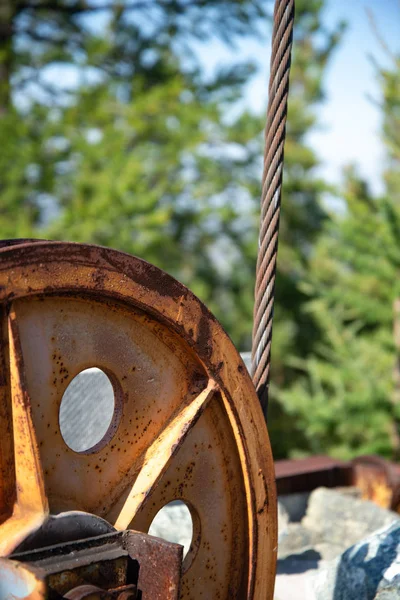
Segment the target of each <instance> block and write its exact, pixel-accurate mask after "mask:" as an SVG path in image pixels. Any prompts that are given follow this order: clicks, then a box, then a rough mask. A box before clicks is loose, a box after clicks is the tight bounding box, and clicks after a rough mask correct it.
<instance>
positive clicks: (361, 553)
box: [313, 515, 400, 600]
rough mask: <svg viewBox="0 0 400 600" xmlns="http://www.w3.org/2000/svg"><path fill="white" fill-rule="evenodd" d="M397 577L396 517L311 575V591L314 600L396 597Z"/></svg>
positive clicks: (399, 592) (399, 542) (399, 590)
mask: <svg viewBox="0 0 400 600" xmlns="http://www.w3.org/2000/svg"><path fill="white" fill-rule="evenodd" d="M395 516H396V515H395ZM399 576H400V522H399V519H398V518H397V519H396V520H395V521H394V522H392V524H391V525H389V526H386V527H383V528H382V529H380V530H379V531H376V532H375V533H374V534H372V535H370V536H369V537H367V538H366V539H364V540H362V541H361V542H358V543H357V544H355V545H353V546H351V547H350V548H348V549H347V550H346V551H345V552H344V553H343V554H341V555H340V556H338V557H337V558H336V559H335V560H333V561H330V562H326V563H325V564H323V565H322V566H321V567H320V569H319V570H318V571H317V572H316V574H315V575H314V576H313V588H314V594H315V598H316V600H355V599H357V600H394V599H395V598H396V599H397V600H399V598H400V585H399V584H400V581H399Z"/></svg>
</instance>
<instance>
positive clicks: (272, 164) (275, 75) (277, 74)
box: [252, 0, 294, 416]
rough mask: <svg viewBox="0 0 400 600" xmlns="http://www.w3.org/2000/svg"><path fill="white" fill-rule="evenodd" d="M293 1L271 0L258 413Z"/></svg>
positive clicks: (265, 373) (268, 331)
mask: <svg viewBox="0 0 400 600" xmlns="http://www.w3.org/2000/svg"><path fill="white" fill-rule="evenodd" d="M293 22H294V0H276V2H275V9H274V27H273V33H272V52H271V70H270V79H269V98H268V109H267V123H266V127H265V152H264V168H263V176H262V193H261V225H260V237H259V248H258V258H257V275H256V286H255V305H254V325H253V344H252V375H253V382H254V385H255V388H256V390H257V394H258V397H259V400H260V403H261V406H262V409H263V412H264V415H265V416H266V414H267V408H268V386H269V374H270V363H271V341H272V320H273V312H274V292H275V274H276V257H277V250H278V230H279V215H280V205H281V187H282V171H283V160H284V143H285V134H286V117H287V99H288V92H289V72H290V60H291V50H292V40H293Z"/></svg>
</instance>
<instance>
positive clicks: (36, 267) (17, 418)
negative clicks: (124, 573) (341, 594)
mask: <svg viewBox="0 0 400 600" xmlns="http://www.w3.org/2000/svg"><path fill="white" fill-rule="evenodd" d="M0 254H1V261H0V305H1V306H2V307H3V311H4V315H6V313H7V312H9V313H10V315H11V316H10V319H11V321H10V327H9V330H8V334H7V336H8V339H9V342H10V351H8V350H7V349H6V352H5V357H4V360H5V364H6V365H9V368H10V374H11V376H10V382H11V383H9V382H8V378H7V374H5V377H4V381H5V384H4V386H3V391H4V398H5V400H4V402H3V406H4V410H3V411H2V412H0V426H1V428H2V430H3V427H9V425H7V423H8V424H9V423H12V424H13V428H14V431H13V434H12V447H11V449H9V451H8V455H9V456H11V457H13V462H14V464H15V475H14V474H13V473H12V470H11V469H9V470H8V471H7V468H8V467H7V465H9V464H10V460H8V462H6V463H4V466H3V465H0V466H1V467H2V472H3V473H5V471H7V473H6V474H5V475H3V476H2V481H1V485H0V490H1V492H2V494H0V500H1V502H2V506H0V513H1V512H3V514H4V517H3V522H2V524H0V548H1V547H2V552H3V555H4V554H7V553H9V552H10V551H11V550H12V548H13V547H15V546H16V545H17V544H18V543H19V541H21V540H20V538H21V532H22V537H24V536H26V534H27V533H28V532H29V530H30V529H32V528H33V527H38V526H39V525H40V522H41V520H43V519H44V518H45V517H46V514H47V510H48V509H49V511H50V513H58V512H60V511H65V510H83V511H86V512H89V513H92V514H94V515H98V516H101V517H104V518H105V519H106V520H108V521H109V522H110V523H111V524H113V525H116V526H117V527H119V528H123V529H125V528H127V527H129V528H132V529H135V530H138V531H143V532H147V531H148V528H149V526H150V524H151V522H152V520H153V518H154V516H155V515H156V514H157V512H158V511H159V510H160V509H161V508H162V507H163V506H164V505H165V504H167V503H169V502H170V501H172V500H182V501H184V502H185V503H186V505H187V506H188V508H189V510H190V513H191V515H192V521H193V539H192V544H191V547H190V550H189V552H188V555H187V556H186V557H185V560H184V562H183V574H182V580H181V590H180V593H179V597H180V598H181V599H182V600H183V599H189V598H197V597H201V594H203V595H204V597H209V598H220V599H221V600H222V599H224V598H226V599H228V598H230V599H231V598H236V599H237V600H244V599H247V600H250V599H257V600H270V599H272V597H273V588H274V576H275V563H276V544H277V542H276V529H277V527H276V494H275V482H274V470H273V462H272V456H271V451H270V446H269V440H268V434H267V430H266V426H265V422H264V419H263V415H262V412H261V409H260V406H259V402H258V399H257V396H256V393H255V390H254V387H253V385H252V382H251V380H250V377H249V376H248V374H247V372H246V370H245V369H244V367H243V365H242V361H241V359H240V356H239V354H238V353H237V351H236V350H235V348H234V346H233V345H232V343H231V341H230V340H229V338H228V337H227V335H226V334H225V333H224V331H223V330H222V328H221V327H220V325H219V324H218V322H217V321H216V320H215V319H214V317H212V315H211V314H210V313H209V312H208V310H207V309H206V308H205V307H204V305H202V304H201V303H200V302H199V300H198V299H197V298H196V297H195V296H194V295H193V294H192V293H191V292H190V291H189V290H187V289H186V288H185V287H184V286H182V285H181V284H180V283H178V282H177V281H175V280H174V279H172V278H171V277H169V276H168V275H167V274H165V273H163V272H162V271H160V270H159V269H157V268H156V267H154V266H152V265H149V264H148V263H146V262H144V261H142V260H140V259H138V258H135V257H131V256H128V255H126V254H122V253H120V252H115V251H113V250H109V249H105V248H98V247H95V246H84V245H80V244H65V243H58V242H35V243H31V242H30V241H23V242H21V243H20V244H16V245H13V246H4V247H2V248H1V250H0ZM3 318H5V317H3ZM17 345H18V352H17V355H16V354H15V350H14V349H15V348H16V347H17ZM238 365H239V368H238ZM88 367H99V368H100V369H102V370H103V371H104V372H105V373H106V374H107V375H108V376H109V378H110V380H111V382H112V384H113V388H114V393H115V400H116V410H115V413H114V418H113V421H112V422H113V426H112V428H111V429H109V431H108V433H107V434H106V436H105V437H104V438H103V439H102V440H101V441H100V442H99V443H98V444H97V445H96V446H95V447H93V448H90V449H88V450H87V451H85V452H74V451H73V450H72V449H71V448H69V447H68V445H67V444H66V443H65V442H64V440H63V438H62V435H61V434H60V426H59V408H60V403H61V399H62V397H63V393H64V391H65V389H66V388H67V386H68V385H69V383H70V382H71V381H72V379H73V378H74V377H75V376H76V375H77V374H78V373H79V372H80V371H82V370H84V369H86V368H88ZM240 367H242V368H240ZM18 457H21V458H20V459H19V458H18ZM23 474H25V476H24V475H23ZM28 490H31V491H30V492H29V493H28ZM14 497H15V501H13V498H14ZM28 498H30V499H29V501H28ZM47 506H48V508H47ZM10 509H11V513H12V515H13V516H11V517H9V516H7V515H9V514H10V512H7V511H10ZM18 511H19V513H18ZM17 513H18V514H19V515H23V516H24V518H26V517H27V516H29V519H30V520H29V519H28V521H29V522H28V523H27V524H25V526H24V529H23V528H22V527H21V521H18V520H15V515H16V514H17ZM135 543H136V542H135ZM146 544H148V536H144V538H143V541H142V545H143V547H145V546H146ZM1 545H2V546H1ZM146 547H147V546H146ZM164 550H165V548H164ZM164 550H163V552H164ZM135 552H142V550H140V548H139V546H137V547H136V548H135ZM146 552H147V551H146ZM163 552H159V551H158V550H157V551H155V550H154V556H153V554H152V553H151V552H150V550H149V551H148V552H147V553H145V554H144V555H143V556H144V558H143V561H142V562H141V571H140V578H142V580H143V581H142V583H143V582H145V581H147V582H148V584H147V583H146V586H147V585H150V584H151V581H152V580H153V579H154V572H155V571H157V570H158V569H160V568H161V567H160V565H161V564H163V560H164V559H163V556H164V555H163ZM152 557H153V558H152ZM144 564H145V565H146V568H144V567H143V565H144ZM152 565H153V566H152ZM161 572H162V573H163V577H165V578H168V576H169V575H168V574H169V573H170V571H169V567H168V565H167V564H166V565H165V567H162V571H160V573H161ZM140 578H139V587H140V582H141V579H140ZM143 585H145V584H144V583H143ZM170 585H171V586H173V585H175V584H173V582H172V581H171V582H170ZM175 587H176V585H175ZM125 591H126V590H125ZM161 597H163V598H165V597H167V596H160V598H161ZM155 598H157V596H151V600H155ZM120 600H122V599H120Z"/></svg>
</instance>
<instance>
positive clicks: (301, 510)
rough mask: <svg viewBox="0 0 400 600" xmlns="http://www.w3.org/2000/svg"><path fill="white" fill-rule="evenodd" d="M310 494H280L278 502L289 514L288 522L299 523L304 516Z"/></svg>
mask: <svg viewBox="0 0 400 600" xmlns="http://www.w3.org/2000/svg"><path fill="white" fill-rule="evenodd" d="M309 497H310V492H299V493H296V494H281V495H280V496H279V502H280V503H281V504H282V505H283V506H284V507H285V509H286V510H287V512H288V514H289V521H293V522H298V521H301V520H302V518H303V517H304V515H305V514H306V510H307V505H308V499H309Z"/></svg>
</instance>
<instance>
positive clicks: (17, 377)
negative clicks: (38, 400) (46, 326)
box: [0, 309, 48, 555]
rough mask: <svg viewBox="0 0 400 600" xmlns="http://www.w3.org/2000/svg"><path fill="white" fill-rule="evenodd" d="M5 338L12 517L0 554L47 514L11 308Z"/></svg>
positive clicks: (0, 541) (5, 527) (4, 528)
mask: <svg viewBox="0 0 400 600" xmlns="http://www.w3.org/2000/svg"><path fill="white" fill-rule="evenodd" d="M8 337H9V347H10V354H9V357H10V358H9V360H10V388H11V411H12V424H13V438H14V463H15V487H16V502H15V505H14V511H13V514H12V516H11V517H10V519H8V521H7V522H6V523H4V524H3V525H2V528H1V537H0V555H1V554H3V555H4V554H7V553H9V552H11V551H12V550H13V549H14V548H15V547H16V546H17V545H18V543H19V542H20V541H22V539H24V538H25V537H26V535H28V534H29V533H30V532H31V531H34V530H35V529H37V527H39V526H40V525H41V523H42V522H43V520H44V519H45V517H46V515H47V514H48V502H47V498H46V493H45V487H44V481H43V474H42V467H41V463H40V456H39V450H38V447H37V443H36V436H35V430H34V427H33V423H32V415H31V406H30V398H29V394H28V391H27V386H26V382H25V373H24V362H23V355H22V348H21V343H20V337H19V330H18V323H17V318H16V313H15V310H14V309H12V310H11V311H10V315H9V318H8Z"/></svg>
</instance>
